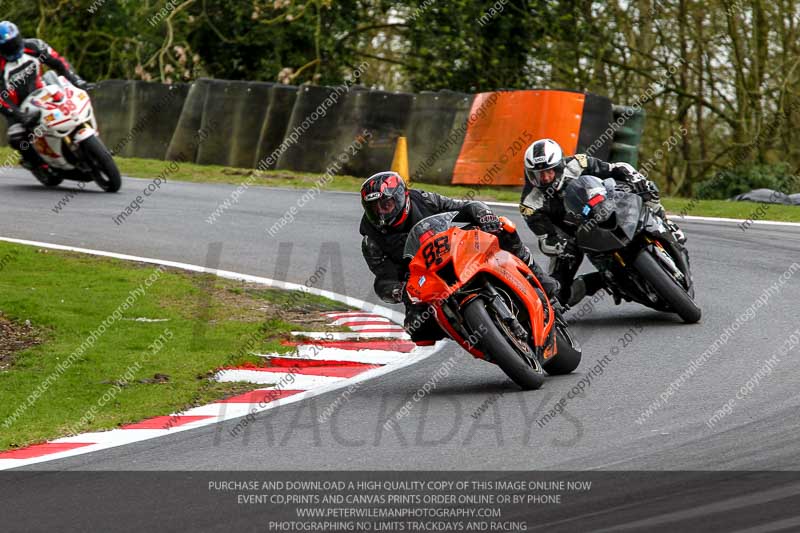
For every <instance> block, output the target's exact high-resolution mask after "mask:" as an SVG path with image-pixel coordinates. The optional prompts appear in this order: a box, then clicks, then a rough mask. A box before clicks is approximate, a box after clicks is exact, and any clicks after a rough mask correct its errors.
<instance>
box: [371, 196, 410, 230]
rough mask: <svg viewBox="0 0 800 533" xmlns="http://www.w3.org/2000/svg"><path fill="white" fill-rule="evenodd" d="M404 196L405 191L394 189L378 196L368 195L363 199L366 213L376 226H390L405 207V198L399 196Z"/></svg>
mask: <svg viewBox="0 0 800 533" xmlns="http://www.w3.org/2000/svg"><path fill="white" fill-rule="evenodd" d="M398 195H400V196H403V191H398V190H397V189H395V190H394V191H391V192H387V193H383V194H380V195H379V196H378V195H377V194H376V196H377V197H372V198H371V199H370V196H372V195H368V196H367V199H364V200H362V204H363V205H364V213H365V214H366V216H367V219H368V220H369V221H370V222H372V223H373V224H374V225H376V226H389V225H391V224H392V223H394V221H395V220H396V219H397V218H398V217H399V216H400V214H401V213H402V211H403V208H404V207H405V202H404V201H402V200H404V198H397V196H398Z"/></svg>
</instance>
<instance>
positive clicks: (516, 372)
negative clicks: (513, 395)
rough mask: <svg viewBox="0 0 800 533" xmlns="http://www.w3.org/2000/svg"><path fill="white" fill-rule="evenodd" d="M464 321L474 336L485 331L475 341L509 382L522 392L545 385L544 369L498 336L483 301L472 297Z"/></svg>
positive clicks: (498, 330)
mask: <svg viewBox="0 0 800 533" xmlns="http://www.w3.org/2000/svg"><path fill="white" fill-rule="evenodd" d="M464 318H465V320H466V321H467V324H468V325H469V327H470V329H471V330H472V331H473V333H476V332H480V331H482V330H483V329H485V330H486V331H484V332H483V334H482V335H481V336H480V339H479V340H478V342H477V345H478V347H479V348H480V350H481V351H482V352H484V353H485V354H487V355H488V356H489V357H491V359H492V360H493V361H494V362H495V363H497V365H498V366H499V367H500V368H501V369H502V370H503V372H505V373H506V375H507V376H508V377H510V378H511V380H512V381H513V382H514V383H516V384H517V385H519V386H520V387H521V388H522V389H524V390H536V389H538V388H540V387H541V386H542V384H544V370H543V369H542V366H541V365H540V364H539V363H538V361H536V362H535V363H534V364H533V365H532V364H531V363H530V362H529V361H528V360H527V359H526V358H525V357H524V356H523V355H521V354H520V353H518V352H517V350H516V349H514V347H513V346H512V343H511V341H510V340H508V339H506V337H505V336H504V335H503V334H502V333H501V330H500V329H499V328H498V326H497V324H495V322H494V320H493V319H492V317H491V316H490V314H489V311H487V310H486V304H485V303H484V301H483V299H481V298H475V299H473V300H472V301H471V302H470V303H469V304H467V307H466V309H465V310H464Z"/></svg>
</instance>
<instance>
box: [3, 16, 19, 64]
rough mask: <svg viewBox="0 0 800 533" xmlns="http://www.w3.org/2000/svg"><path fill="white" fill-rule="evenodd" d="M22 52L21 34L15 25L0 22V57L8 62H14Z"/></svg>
mask: <svg viewBox="0 0 800 533" xmlns="http://www.w3.org/2000/svg"><path fill="white" fill-rule="evenodd" d="M24 51H25V46H24V44H23V42H22V34H20V32H19V28H17V25H16V24H14V23H13V22H9V21H7V20H4V21H2V22H0V55H1V56H3V57H4V58H6V59H7V60H9V61H16V60H17V59H19V58H20V57H22V53H23V52H24Z"/></svg>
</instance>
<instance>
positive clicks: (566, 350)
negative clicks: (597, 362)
mask: <svg viewBox="0 0 800 533" xmlns="http://www.w3.org/2000/svg"><path fill="white" fill-rule="evenodd" d="M554 327H555V328H556V346H558V353H557V354H556V356H555V357H553V358H552V359H550V361H547V362H546V363H545V364H544V370H545V372H547V373H548V374H550V375H551V376H559V375H563V374H569V373H570V372H572V371H573V370H575V369H576V368H578V365H579V364H581V357H582V353H581V347H580V345H579V344H578V341H576V340H575V339H574V338H573V337H572V334H571V333H570V332H569V330H568V329H567V326H566V324H560V323H559V322H556V324H555V326H554Z"/></svg>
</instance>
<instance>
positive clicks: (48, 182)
mask: <svg viewBox="0 0 800 533" xmlns="http://www.w3.org/2000/svg"><path fill="white" fill-rule="evenodd" d="M33 177H34V178H36V179H37V180H38V181H39V183H41V184H42V185H44V186H45V187H50V188H52V187H58V186H59V185H61V182H62V181H64V179H63V178H59V177H58V176H54V175H45V174H44V172H34V173H33Z"/></svg>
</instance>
